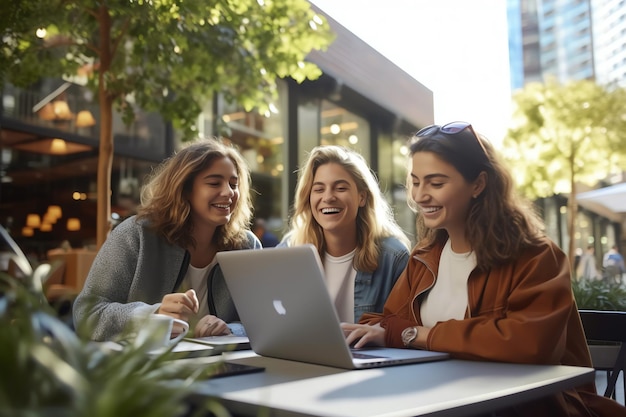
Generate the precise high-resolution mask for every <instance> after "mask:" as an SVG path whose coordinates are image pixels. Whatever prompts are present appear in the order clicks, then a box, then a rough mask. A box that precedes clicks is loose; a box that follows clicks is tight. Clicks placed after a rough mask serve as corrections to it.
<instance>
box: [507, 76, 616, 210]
mask: <svg viewBox="0 0 626 417" xmlns="http://www.w3.org/2000/svg"><path fill="white" fill-rule="evenodd" d="M514 100H515V103H516V105H517V110H516V123H517V125H516V126H515V127H514V128H512V129H510V130H509V132H508V136H507V138H505V141H504V153H505V155H507V159H508V160H509V162H510V163H511V164H512V168H513V171H514V173H515V174H516V180H517V181H518V184H519V186H520V187H521V188H522V190H523V191H524V193H525V194H526V195H527V196H528V197H529V198H537V197H548V196H551V195H553V194H559V193H570V192H572V186H573V183H574V182H579V183H586V184H588V185H590V186H595V185H596V184H597V182H598V181H599V180H600V179H602V178H605V177H606V176H608V175H609V174H611V173H612V172H614V171H616V170H620V169H621V168H620V166H619V165H618V161H619V160H620V159H623V158H624V155H625V154H626V133H625V132H626V122H625V120H624V108H626V91H625V90H624V89H621V88H609V87H604V86H600V85H598V84H596V83H594V82H592V81H588V80H582V81H574V82H570V83H567V84H559V83H557V82H556V81H553V80H551V81H548V82H546V83H545V84H539V83H532V84H529V85H527V86H526V87H525V88H524V90H522V91H519V92H518V93H517V94H516V95H515V96H514ZM607 161H608V162H609V163H608V164H607Z"/></svg>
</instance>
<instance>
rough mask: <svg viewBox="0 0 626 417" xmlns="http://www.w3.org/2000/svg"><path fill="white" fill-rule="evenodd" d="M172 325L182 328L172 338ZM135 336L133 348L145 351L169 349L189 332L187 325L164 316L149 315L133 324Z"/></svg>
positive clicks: (182, 321) (184, 322)
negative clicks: (140, 348)
mask: <svg viewBox="0 0 626 417" xmlns="http://www.w3.org/2000/svg"><path fill="white" fill-rule="evenodd" d="M174 323H177V324H179V325H180V326H182V327H183V331H182V333H180V334H179V335H177V336H176V337H174V338H172V337H171V335H172V329H173V327H174ZM135 325H136V329H137V333H136V334H137V335H136V337H135V342H134V343H135V346H143V347H144V348H145V349H147V350H149V351H150V350H156V349H161V348H165V347H170V346H172V345H174V344H176V343H178V342H180V341H181V339H182V338H183V337H185V335H186V334H187V332H188V331H189V323H187V322H186V321H184V320H179V319H175V318H174V317H170V316H168V315H165V314H150V315H148V316H146V317H143V318H142V319H141V320H139V321H136V322H135Z"/></svg>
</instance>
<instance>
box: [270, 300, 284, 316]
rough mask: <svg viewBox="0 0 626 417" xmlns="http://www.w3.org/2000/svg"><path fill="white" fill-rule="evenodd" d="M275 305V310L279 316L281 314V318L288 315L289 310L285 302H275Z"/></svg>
mask: <svg viewBox="0 0 626 417" xmlns="http://www.w3.org/2000/svg"><path fill="white" fill-rule="evenodd" d="M273 304H274V310H276V312H277V313H278V314H280V315H281V316H284V315H285V314H287V310H286V309H285V306H284V305H283V302H282V301H281V300H274V302H273Z"/></svg>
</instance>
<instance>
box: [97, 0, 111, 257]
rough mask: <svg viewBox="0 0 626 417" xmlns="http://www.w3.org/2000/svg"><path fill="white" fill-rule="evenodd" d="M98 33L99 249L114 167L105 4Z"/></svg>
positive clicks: (107, 226)
mask: <svg viewBox="0 0 626 417" xmlns="http://www.w3.org/2000/svg"><path fill="white" fill-rule="evenodd" d="M97 19H98V29H99V33H100V45H99V57H100V62H99V70H98V103H99V105H100V149H99V154H98V180H97V183H98V186H97V199H98V200H97V211H96V216H97V221H96V245H97V247H98V249H100V247H101V246H102V244H103V243H104V241H105V240H106V238H107V236H108V235H109V231H110V230H111V221H110V219H111V170H112V167H113V97H112V96H111V95H110V94H109V92H108V91H107V82H106V80H107V78H106V75H107V73H108V71H109V68H111V61H112V59H113V57H112V52H111V47H112V45H111V16H110V15H109V11H108V9H107V7H106V5H101V6H100V7H99V8H98V16H97Z"/></svg>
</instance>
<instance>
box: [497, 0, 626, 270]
mask: <svg viewBox="0 0 626 417" xmlns="http://www.w3.org/2000/svg"><path fill="white" fill-rule="evenodd" d="M507 6H508V9H507V12H508V17H507V19H508V24H509V25H508V27H509V61H510V68H511V89H512V90H513V91H515V90H517V89H520V88H523V87H524V86H525V85H526V84H527V83H529V82H544V81H546V80H547V79H548V78H549V77H554V78H556V79H557V80H558V81H559V82H561V83H566V82H568V81H572V80H581V79H588V80H594V81H596V82H597V83H599V84H603V85H616V86H621V87H624V86H626V5H625V2H624V0H559V1H556V0H508V4H507ZM624 180H625V178H624V176H623V175H618V176H615V177H612V178H606V179H605V180H603V181H601V182H600V184H598V186H600V187H602V186H609V185H612V184H617V183H622V182H624ZM583 189H584V188H583ZM614 190H615V192H616V193H617V192H620V193H621V194H624V192H621V191H620V188H615V189H614ZM621 194H619V195H618V194H615V195H613V196H611V197H608V196H603V198H607V197H608V198H610V199H611V200H613V201H616V202H617V201H618V200H623V199H624V196H623V195H621ZM585 196H588V197H592V196H590V195H588V194H587V195H585ZM599 201H600V200H598V199H595V198H580V199H579V200H578V204H579V207H580V211H579V213H578V218H577V219H576V224H577V226H578V230H577V233H576V236H574V237H573V238H574V239H575V241H576V246H577V247H578V248H581V250H582V249H583V248H587V246H588V245H593V246H594V247H595V252H596V253H597V254H598V255H597V256H598V258H599V259H601V256H602V254H603V253H606V252H607V251H608V250H609V249H610V247H611V246H612V245H613V244H619V245H620V246H622V247H623V246H624V245H623V243H624V242H625V236H624V233H625V232H626V231H625V230H624V228H625V227H624V224H625V215H624V212H625V211H626V206H619V207H618V206H617V205H615V204H611V205H610V206H608V205H606V204H599V203H598V202H599ZM538 204H540V205H541V206H542V208H543V210H544V216H545V220H546V224H547V226H548V230H549V231H550V233H551V235H552V238H553V239H555V240H556V241H557V242H558V243H559V244H561V245H562V247H563V246H564V245H565V242H567V241H568V239H569V237H568V236H566V234H567V227H566V222H567V212H566V210H565V206H566V204H567V199H566V197H563V196H555V197H553V198H548V199H543V200H542V201H539V202H538Z"/></svg>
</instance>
